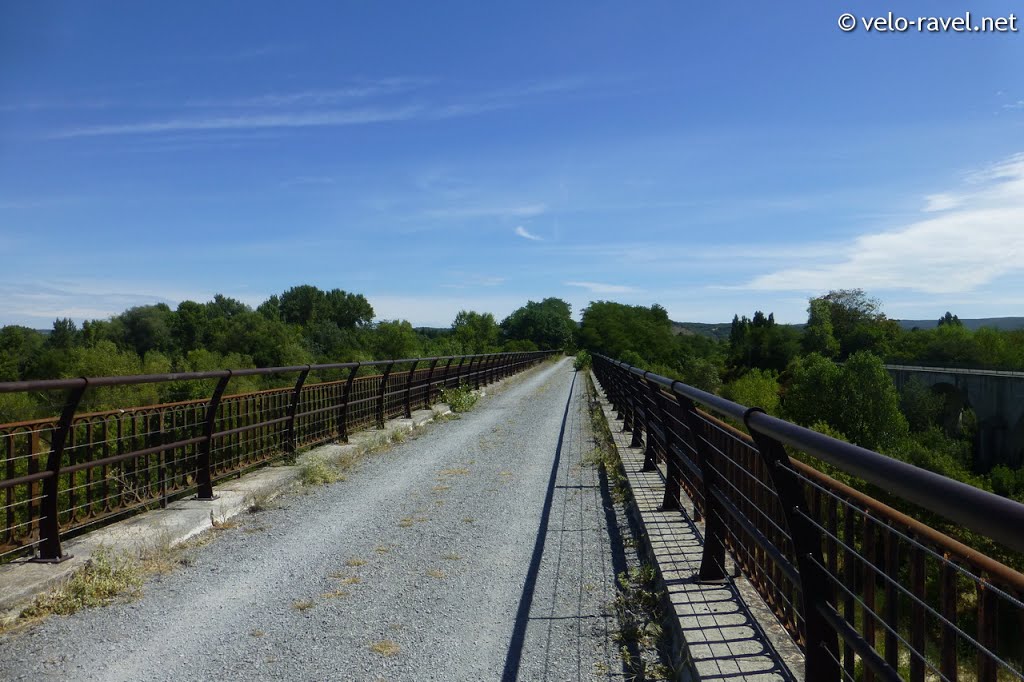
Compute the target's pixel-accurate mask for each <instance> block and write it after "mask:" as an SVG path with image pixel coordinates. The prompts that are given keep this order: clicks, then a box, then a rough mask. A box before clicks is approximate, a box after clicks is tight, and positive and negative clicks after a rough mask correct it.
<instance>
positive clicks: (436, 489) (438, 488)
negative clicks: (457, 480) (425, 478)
mask: <svg viewBox="0 0 1024 682" xmlns="http://www.w3.org/2000/svg"><path fill="white" fill-rule="evenodd" d="M451 489H452V487H451V486H450V485H444V484H443V483H438V484H437V485H435V486H434V487H433V488H432V490H433V491H434V492H435V493H443V492H444V491H445V490H451Z"/></svg>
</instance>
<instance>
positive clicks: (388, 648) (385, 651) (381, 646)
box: [370, 639, 399, 657]
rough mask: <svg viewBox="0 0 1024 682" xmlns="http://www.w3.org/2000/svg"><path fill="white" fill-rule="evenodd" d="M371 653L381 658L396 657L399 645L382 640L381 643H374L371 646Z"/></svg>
mask: <svg viewBox="0 0 1024 682" xmlns="http://www.w3.org/2000/svg"><path fill="white" fill-rule="evenodd" d="M370 651H372V652H373V653H375V654H380V655H381V656H388V657H391V656H394V655H396V654H397V653H398V651H399V649H398V645H397V644H395V643H394V642H392V641H391V640H390V639H382V640H381V641H379V642H373V643H372V644H370Z"/></svg>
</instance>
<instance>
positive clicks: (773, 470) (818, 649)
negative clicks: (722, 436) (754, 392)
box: [743, 407, 841, 682]
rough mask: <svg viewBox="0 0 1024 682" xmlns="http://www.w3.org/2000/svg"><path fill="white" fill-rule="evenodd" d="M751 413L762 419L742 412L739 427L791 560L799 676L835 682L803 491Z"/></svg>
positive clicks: (829, 589)
mask: <svg viewBox="0 0 1024 682" xmlns="http://www.w3.org/2000/svg"><path fill="white" fill-rule="evenodd" d="M757 412H761V413H764V410H763V409H761V408H759V407H752V408H750V409H749V410H747V412H746V414H744V415H743V424H744V425H745V426H746V427H747V431H748V432H749V433H750V435H751V437H752V438H753V439H754V444H755V445H757V451H758V453H760V455H761V458H762V460H763V461H764V463H765V468H766V469H767V471H768V474H769V476H771V479H772V485H773V486H774V488H775V492H776V494H777V495H778V496H779V502H780V507H781V508H782V513H783V515H784V516H785V518H786V524H787V525H788V526H789V532H790V537H791V538H792V542H793V552H794V553H795V554H796V563H797V569H798V570H799V572H800V592H801V597H802V598H801V610H802V611H803V617H804V635H805V637H806V646H805V651H806V659H805V664H804V676H805V677H806V678H807V679H808V680H822V682H831V681H833V680H838V679H839V678H840V674H841V672H840V669H839V635H838V633H837V632H836V630H835V628H834V627H832V626H831V625H829V622H828V620H827V619H826V618H825V616H824V615H823V614H824V611H825V609H833V608H834V607H835V589H834V587H833V585H832V583H831V582H830V580H829V576H828V575H827V573H826V572H825V568H824V567H825V560H824V558H823V557H822V552H821V537H820V536H819V534H818V531H817V529H816V528H815V527H814V525H813V524H812V523H811V522H810V519H808V518H807V516H806V514H807V513H808V512H807V511H806V510H807V509H808V507H807V500H806V497H805V495H804V490H803V486H802V484H801V483H800V479H798V478H797V477H796V475H795V474H794V473H793V470H792V468H791V467H790V463H789V455H787V454H786V449H785V448H784V447H783V446H782V444H781V443H780V442H779V441H777V440H775V439H774V438H771V437H769V436H766V435H764V434H762V433H760V432H758V431H757V430H756V429H754V428H752V427H751V425H750V418H751V417H752V416H753V415H754V414H755V413H757Z"/></svg>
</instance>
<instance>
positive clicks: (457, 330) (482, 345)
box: [452, 310, 501, 355]
mask: <svg viewBox="0 0 1024 682" xmlns="http://www.w3.org/2000/svg"><path fill="white" fill-rule="evenodd" d="M500 332H501V330H500V328H499V327H498V323H497V322H495V321H494V315H492V314H491V313H478V312H475V311H472V310H469V311H467V310H460V311H459V314H458V315H456V316H455V321H454V322H452V335H453V336H454V337H455V340H456V341H457V342H458V343H459V345H461V346H462V349H463V352H464V353H469V354H473V355H475V354H479V353H491V352H494V351H495V350H496V349H497V348H498V338H499V335H500Z"/></svg>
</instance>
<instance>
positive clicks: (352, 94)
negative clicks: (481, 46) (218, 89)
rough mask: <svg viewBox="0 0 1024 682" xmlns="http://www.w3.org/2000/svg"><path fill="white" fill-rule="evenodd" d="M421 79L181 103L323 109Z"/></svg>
mask: <svg viewBox="0 0 1024 682" xmlns="http://www.w3.org/2000/svg"><path fill="white" fill-rule="evenodd" d="M430 82H431V81H430V80H427V79H423V78H399V77H396V78H382V79H379V80H375V81H366V82H359V83H354V84H351V85H348V86H345V87H338V88H314V89H308V90H297V91H293V92H268V93H264V94H260V95H253V96H248V97H206V98H201V99H192V100H188V101H186V102H185V106H187V107H193V108H229V107H232V108H284V107H294V106H314V107H315V106H327V105H334V104H337V103H339V102H345V101H349V100H354V99H363V98H367V97H379V96H383V95H393V94H396V93H400V92H408V91H410V90H414V89H416V88H420V87H423V86H425V85H428V84H429V83H430Z"/></svg>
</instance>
